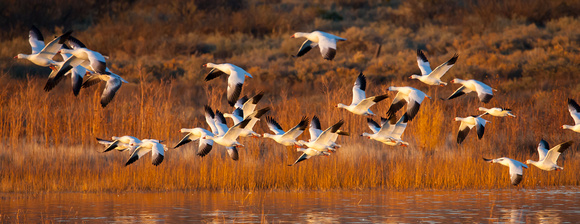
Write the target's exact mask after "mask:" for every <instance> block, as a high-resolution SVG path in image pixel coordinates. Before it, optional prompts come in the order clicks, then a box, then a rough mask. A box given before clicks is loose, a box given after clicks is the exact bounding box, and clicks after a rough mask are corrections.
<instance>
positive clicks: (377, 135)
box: [361, 113, 409, 147]
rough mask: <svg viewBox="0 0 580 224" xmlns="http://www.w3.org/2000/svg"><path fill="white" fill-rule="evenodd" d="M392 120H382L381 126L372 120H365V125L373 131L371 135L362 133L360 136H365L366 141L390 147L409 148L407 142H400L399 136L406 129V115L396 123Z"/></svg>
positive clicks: (392, 118) (391, 118)
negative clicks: (377, 142) (370, 140)
mask: <svg viewBox="0 0 580 224" xmlns="http://www.w3.org/2000/svg"><path fill="white" fill-rule="evenodd" d="M394 118H395V117H394V116H392V117H390V118H389V119H385V120H382V121H381V125H379V124H378V123H377V122H375V121H374V120H373V119H371V118H367V123H368V125H369V128H370V129H371V130H372V131H373V134H369V133H366V132H365V133H362V135H361V136H365V137H367V138H368V139H372V140H375V141H379V142H382V143H384V144H386V145H390V146H398V145H400V146H405V147H406V146H409V143H408V142H405V141H403V140H401V136H402V135H403V132H404V131H405V128H407V122H408V121H409V120H408V116H407V114H406V113H405V114H403V116H401V118H400V119H399V121H397V122H396V123H395V119H394Z"/></svg>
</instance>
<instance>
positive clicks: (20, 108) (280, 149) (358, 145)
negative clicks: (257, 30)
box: [0, 71, 580, 192]
mask: <svg viewBox="0 0 580 224" xmlns="http://www.w3.org/2000/svg"><path fill="white" fill-rule="evenodd" d="M355 72H356V71H350V72H348V73H349V74H350V73H353V74H351V75H352V76H351V77H355V76H356V73H355ZM346 79H349V78H348V77H347V78H346ZM4 81H6V82H5V83H9V84H3V89H2V90H0V94H1V96H0V99H1V100H0V121H1V122H0V140H1V141H2V150H0V165H1V167H2V169H0V175H1V176H2V179H1V180H0V191H3V192H39V191H90V192H98V191H170V190H226V191H229V190H259V189H288V190H306V189H368V188H378V189H479V188H510V187H511V185H510V184H509V177H508V168H507V167H503V166H500V165H498V164H488V163H485V162H484V161H483V160H482V159H481V158H482V157H488V158H492V157H501V156H507V157H510V158H513V159H516V160H519V161H525V160H526V159H530V158H534V159H536V158H537V153H536V150H535V148H536V146H537V143H538V142H539V140H540V139H541V138H544V139H546V140H547V141H548V142H549V143H550V144H551V145H556V144H558V143H560V142H562V141H566V140H575V139H576V138H577V134H576V133H573V132H571V131H564V130H561V129H559V126H560V125H561V124H565V123H571V122H573V121H572V119H571V118H570V117H569V113H568V112H567V107H566V98H567V97H573V98H574V97H575V98H578V96H575V95H572V96H570V95H568V93H567V92H566V91H560V90H554V91H551V92H544V91H539V92H536V93H530V94H531V96H530V97H526V98H520V97H518V93H505V92H500V93H497V95H496V96H495V97H494V99H492V101H491V104H492V105H493V106H504V107H510V108H511V109H513V111H514V113H515V114H516V115H517V116H518V117H517V118H511V117H507V118H495V117H488V119H489V120H490V121H491V123H489V124H488V126H487V127H486V133H485V135H484V137H483V139H481V140H478V139H477V136H476V134H475V132H473V133H470V135H468V136H467V139H466V140H465V142H464V143H463V145H457V144H456V143H455V141H456V139H455V138H456V137H455V136H456V133H457V129H458V126H459V123H458V122H454V121H452V120H453V117H455V116H467V115H471V114H477V113H478V111H477V107H478V106H481V105H483V104H481V103H479V102H478V101H477V99H476V96H474V95H467V96H462V97H461V98H458V99H455V100H452V101H442V100H439V99H437V98H438V97H440V96H444V95H446V94H450V93H451V92H452V91H453V90H454V87H445V88H443V87H431V88H424V89H426V90H425V91H426V92H427V94H429V95H430V96H432V97H433V99H431V100H426V101H424V102H425V103H424V104H423V105H422V107H421V110H420V112H419V114H418V115H417V117H416V118H415V119H414V120H413V121H411V122H410V123H409V125H408V128H407V130H406V132H405V133H404V134H403V139H404V140H405V141H408V142H409V143H411V146H410V147H406V148H405V147H389V146H386V145H383V144H381V143H378V142H375V141H371V140H368V139H366V138H363V137H361V136H360V134H361V133H362V132H369V131H370V130H369V129H368V127H367V125H366V118H365V117H362V116H356V115H353V114H350V113H348V112H347V111H344V110H339V109H336V108H335V107H334V105H336V103H338V102H343V103H347V102H349V101H350V100H351V86H352V83H351V82H346V81H345V82H342V83H341V82H336V81H332V80H330V81H329V82H328V83H327V84H324V85H323V88H322V89H304V90H302V91H303V92H300V93H293V92H287V91H288V90H284V91H281V94H280V95H275V94H272V93H266V96H265V97H264V99H263V100H262V102H260V103H259V105H258V108H261V107H266V106H270V107H272V111H271V112H269V114H268V115H270V116H274V117H275V118H276V119H277V120H278V122H279V123H280V124H281V125H282V126H283V127H284V128H290V127H291V126H293V125H295V124H296V123H297V122H298V121H299V119H300V117H302V116H309V117H310V118H311V117H312V116H314V115H318V116H319V117H320V119H321V123H322V126H323V128H325V127H328V126H329V125H331V124H333V123H335V122H336V121H338V120H340V119H344V120H345V125H344V126H343V129H344V130H347V131H349V132H350V133H351V136H349V137H340V138H339V140H338V141H339V144H341V145H342V146H343V147H342V148H340V149H339V150H338V152H337V153H335V154H333V155H331V156H329V157H316V158H312V159H309V160H306V161H304V162H301V163H299V164H297V165H296V166H293V167H288V166H287V164H290V163H292V162H293V161H294V160H295V159H296V158H297V157H298V156H299V155H300V153H298V152H295V151H294V150H289V149H287V148H285V147H284V146H281V145H278V144H276V143H275V142H274V141H270V140H268V139H252V138H247V139H246V138H244V139H242V140H241V141H242V143H243V144H244V145H245V146H246V147H245V148H242V149H240V160H239V161H237V162H236V161H232V160H231V159H230V158H229V157H228V156H227V155H226V152H225V150H224V148H223V147H221V146H214V149H213V150H212V152H211V153H210V154H209V155H208V156H206V157H204V158H200V157H198V156H196V155H195V150H196V149H197V143H190V144H188V145H185V146H182V147H180V148H178V149H170V150H169V151H168V152H167V153H166V158H165V160H164V161H163V163H162V164H161V165H160V166H158V167H155V166H153V165H151V164H150V162H151V161H150V158H149V157H144V158H143V159H141V160H140V161H137V162H136V163H134V164H132V165H130V166H128V167H125V166H124V163H125V161H126V160H127V159H128V157H129V155H130V153H129V152H125V153H119V152H116V151H113V152H108V153H100V152H99V151H101V150H102V149H103V146H101V145H99V144H97V142H96V141H95V137H100V138H109V137H110V136H121V135H132V136H136V137H138V138H155V139H161V140H164V141H165V142H164V144H166V145H167V146H168V147H172V146H174V145H175V144H176V143H177V142H178V141H179V140H180V138H181V137H182V134H181V133H180V132H179V130H180V129H181V128H183V127H196V126H200V127H205V128H208V127H207V126H206V124H205V122H204V120H203V111H202V105H203V104H209V105H210V106H212V107H213V108H215V109H220V110H222V111H226V112H229V111H230V110H231V108H229V106H227V104H226V103H225V99H224V95H225V86H223V84H225V83H223V82H219V81H218V82H216V83H212V84H203V86H204V87H199V88H188V87H187V85H184V84H180V83H177V82H172V81H169V82H151V83H144V82H142V84H129V85H125V86H123V87H122V88H121V91H120V92H119V93H118V95H117V96H116V97H115V99H114V100H113V101H112V103H111V104H110V105H109V106H108V107H107V108H101V107H100V105H99V103H98V102H99V97H100V92H101V88H102V85H101V86H99V87H94V88H90V89H83V90H82V91H81V94H80V95H79V96H78V97H74V96H73V95H72V94H71V93H70V87H68V86H64V85H63V86H59V88H56V89H55V90H54V91H53V92H50V93H45V92H44V91H43V90H42V88H41V86H42V84H43V82H44V80H43V79H35V78H32V79H29V80H21V81H19V80H13V79H8V78H4ZM390 84H391V83H384V84H374V83H373V84H372V85H371V84H369V86H368V89H367V91H368V95H374V94H380V93H383V92H385V90H386V88H387V87H388V86H389V85H390ZM408 84H409V83H408ZM410 84H411V85H416V84H417V83H412V82H410ZM61 85H62V84H61ZM257 91H258V89H256V88H255V87H254V86H252V85H249V86H248V88H245V89H244V93H246V94H248V95H252V94H253V93H254V92H257ZM394 95H395V93H390V98H389V99H387V100H385V101H384V102H381V103H379V104H377V105H376V106H374V107H373V108H371V109H372V110H373V111H374V112H375V113H376V114H378V115H384V113H385V112H386V111H387V108H388V106H389V104H390V101H391V100H392V98H394ZM486 106H487V105H486ZM399 113H400V114H402V112H399ZM400 114H399V115H400ZM375 119H376V118H375ZM255 131H257V132H259V133H263V132H265V131H269V130H267V127H266V125H265V123H263V122H259V123H258V125H256V127H255ZM300 138H301V139H306V138H308V133H307V132H305V133H304V134H303V136H301V137H300ZM577 150H578V144H577V143H576V144H574V146H573V147H572V148H571V149H569V150H568V151H566V152H565V153H563V154H562V156H561V159H560V160H559V163H560V165H561V166H563V167H564V168H565V169H564V171H560V172H555V171H554V172H545V171H541V170H539V169H537V168H535V167H530V168H529V169H527V170H525V171H524V181H523V182H522V183H521V184H520V186H518V187H525V188H529V187H546V186H561V185H578V184H579V183H580V177H579V176H578V175H577V173H578V171H579V170H578V169H579V167H580V164H579V162H578V161H579V160H578V153H577Z"/></svg>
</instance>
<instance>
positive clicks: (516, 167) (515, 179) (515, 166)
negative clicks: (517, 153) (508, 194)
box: [508, 159, 528, 185]
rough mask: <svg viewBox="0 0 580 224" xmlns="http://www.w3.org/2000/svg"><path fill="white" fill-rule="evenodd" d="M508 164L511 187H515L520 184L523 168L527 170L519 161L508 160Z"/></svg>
mask: <svg viewBox="0 0 580 224" xmlns="http://www.w3.org/2000/svg"><path fill="white" fill-rule="evenodd" d="M508 164H509V168H510V180H511V183H512V185H517V184H519V183H520V182H522V179H523V175H524V170H523V168H524V167H525V168H528V166H526V164H523V163H521V162H520V161H517V160H513V159H508Z"/></svg>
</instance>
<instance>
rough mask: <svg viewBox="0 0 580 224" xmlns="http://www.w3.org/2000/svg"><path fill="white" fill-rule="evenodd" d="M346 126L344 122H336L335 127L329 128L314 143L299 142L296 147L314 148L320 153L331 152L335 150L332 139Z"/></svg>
mask: <svg viewBox="0 0 580 224" xmlns="http://www.w3.org/2000/svg"><path fill="white" fill-rule="evenodd" d="M343 124H344V121H343V120H340V121H338V122H336V123H335V124H334V125H332V126H330V127H328V128H327V129H326V130H324V131H323V132H322V133H320V135H319V136H318V137H317V138H316V140H314V141H310V142H305V141H302V140H300V141H298V142H297V143H296V144H295V145H296V147H300V148H303V147H307V148H312V149H315V150H318V151H322V152H327V151H329V150H333V145H332V139H333V138H334V135H338V133H337V132H338V131H339V129H340V127H341V126H342V125H343Z"/></svg>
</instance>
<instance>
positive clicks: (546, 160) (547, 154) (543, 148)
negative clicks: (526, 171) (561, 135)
mask: <svg viewBox="0 0 580 224" xmlns="http://www.w3.org/2000/svg"><path fill="white" fill-rule="evenodd" d="M572 143H574V142H572V141H567V142H564V143H561V144H559V145H557V146H554V148H551V149H550V150H548V147H549V146H548V142H546V141H544V139H542V140H541V141H540V144H538V154H539V158H538V161H532V160H527V161H526V164H532V165H534V166H536V167H538V168H540V169H542V170H545V171H552V170H556V171H559V170H563V169H564V168H563V167H561V166H558V164H557V163H556V160H558V157H559V156H560V154H561V153H563V152H564V151H566V149H568V148H570V146H572Z"/></svg>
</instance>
